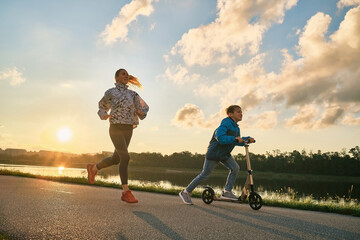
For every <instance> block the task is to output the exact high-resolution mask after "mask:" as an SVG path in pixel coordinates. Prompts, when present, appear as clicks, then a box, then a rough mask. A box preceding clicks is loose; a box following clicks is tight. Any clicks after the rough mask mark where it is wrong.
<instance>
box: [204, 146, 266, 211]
mask: <svg viewBox="0 0 360 240" xmlns="http://www.w3.org/2000/svg"><path fill="white" fill-rule="evenodd" d="M249 144H250V140H249V139H247V140H244V147H245V151H246V164H247V171H248V176H247V178H246V182H245V185H244V187H243V190H242V193H241V196H240V197H239V198H238V199H237V200H228V199H221V198H218V197H217V196H216V194H215V192H214V190H213V189H212V188H211V187H209V186H205V190H204V191H203V193H202V194H201V198H202V200H203V201H204V203H206V204H210V203H212V202H213V201H227V202H236V203H246V202H247V201H246V199H247V198H248V203H249V205H250V207H251V208H252V209H254V210H259V209H260V208H261V207H262V198H261V196H260V195H259V194H258V193H257V192H255V190H254V181H253V177H252V172H253V170H252V169H251V165H250V157H249ZM249 193H250V194H249ZM248 196H249V197H248Z"/></svg>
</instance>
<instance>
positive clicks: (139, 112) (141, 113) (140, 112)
mask: <svg viewBox="0 0 360 240" xmlns="http://www.w3.org/2000/svg"><path fill="white" fill-rule="evenodd" d="M136 114H137V115H139V116H140V117H143V116H145V114H144V113H143V112H142V111H140V110H139V111H137V112H136Z"/></svg>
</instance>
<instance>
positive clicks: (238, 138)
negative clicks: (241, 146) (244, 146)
mask: <svg viewBox="0 0 360 240" xmlns="http://www.w3.org/2000/svg"><path fill="white" fill-rule="evenodd" d="M235 140H236V141H237V142H238V143H242V142H243V141H244V140H243V139H242V138H241V137H236V138H235Z"/></svg>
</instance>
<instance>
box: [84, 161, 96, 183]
mask: <svg viewBox="0 0 360 240" xmlns="http://www.w3.org/2000/svg"><path fill="white" fill-rule="evenodd" d="M94 165H95V164H88V165H87V167H86V168H87V172H88V181H89V183H90V184H94V183H95V175H96V174H97V171H96V172H93V167H94Z"/></svg>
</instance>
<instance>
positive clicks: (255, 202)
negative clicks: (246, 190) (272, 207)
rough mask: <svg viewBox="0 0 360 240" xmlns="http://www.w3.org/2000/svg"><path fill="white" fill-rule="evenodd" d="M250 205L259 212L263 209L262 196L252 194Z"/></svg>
mask: <svg viewBox="0 0 360 240" xmlns="http://www.w3.org/2000/svg"><path fill="white" fill-rule="evenodd" d="M249 205H250V207H251V208H252V209H254V210H259V209H260V208H261V207H262V198H261V196H260V195H259V194H258V193H256V192H252V193H250V195H249Z"/></svg>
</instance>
